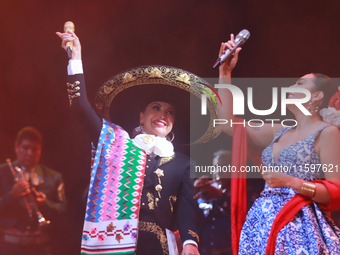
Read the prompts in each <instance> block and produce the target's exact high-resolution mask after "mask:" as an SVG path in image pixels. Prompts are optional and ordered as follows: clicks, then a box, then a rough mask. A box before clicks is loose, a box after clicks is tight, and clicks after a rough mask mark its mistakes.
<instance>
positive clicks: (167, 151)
mask: <svg viewBox="0 0 340 255" xmlns="http://www.w3.org/2000/svg"><path fill="white" fill-rule="evenodd" d="M132 140H133V142H134V143H135V145H137V146H138V147H139V148H141V149H143V150H144V151H145V153H146V154H148V155H150V156H152V157H154V156H156V155H157V156H160V157H170V156H172V155H173V154H174V146H173V145H172V143H171V142H169V141H168V140H166V138H165V137H159V136H154V135H148V134H140V135H137V136H136V137H135V138H134V139H132Z"/></svg>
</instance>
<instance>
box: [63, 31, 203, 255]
mask: <svg viewBox="0 0 340 255" xmlns="http://www.w3.org/2000/svg"><path fill="white" fill-rule="evenodd" d="M57 35H58V36H59V37H60V38H61V39H62V48H64V49H65V50H66V43H67V42H70V41H73V43H74V45H73V51H72V57H71V58H70V61H69V65H68V74H69V76H68V92H69V100H70V105H71V108H72V110H73V111H74V112H75V113H76V114H77V116H78V117H79V119H80V121H81V122H82V124H83V126H84V128H85V129H86V131H87V133H88V134H89V136H90V138H91V140H92V142H93V145H94V147H95V152H94V153H95V155H94V158H93V166H92V174H91V184H90V188H89V193H88V204H87V209H86V216H85V224H84V230H83V237H82V254H101V253H103V254H134V253H135V252H136V254H153V255H157V254H177V251H176V248H175V246H176V245H175V243H176V241H175V237H174V235H173V232H172V231H175V230H176V229H177V228H178V230H179V233H180V236H181V239H182V242H183V252H182V254H183V255H187V254H199V253H198V250H197V245H198V236H197V234H196V230H195V224H194V214H195V212H194V203H193V195H194V187H193V182H192V180H191V179H190V165H192V164H190V160H189V158H188V157H187V156H185V155H183V154H180V153H177V152H176V153H175V152H174V148H173V145H172V143H171V142H170V141H169V140H171V139H172V138H171V137H173V134H172V135H170V133H171V132H172V130H173V125H174V122H175V116H176V119H177V120H178V118H177V115H178V113H180V112H182V111H185V110H187V109H182V108H181V109H178V108H177V109H175V107H174V105H173V104H172V103H171V101H168V100H167V99H166V95H167V94H171V92H169V90H167V89H172V90H176V91H177V93H179V92H183V93H184V94H188V95H189V93H187V92H188V91H189V89H190V88H189V87H188V86H187V84H186V82H185V81H186V78H187V77H189V76H192V77H195V78H197V79H198V77H197V76H194V75H193V74H190V73H187V72H185V71H183V70H180V69H176V68H170V67H162V66H159V67H154V66H151V67H140V68H135V69H131V70H129V71H126V72H123V73H121V74H119V75H116V76H114V77H112V78H111V79H109V80H108V81H107V82H106V83H105V84H104V85H103V86H102V88H101V89H100V91H99V92H98V95H97V98H96V105H97V108H98V111H99V112H100V113H101V115H102V116H104V118H103V119H100V118H99V117H98V116H97V115H96V113H95V112H94V110H93V109H92V108H91V106H90V104H89V103H88V101H87V98H86V90H85V82H84V76H83V70H82V62H81V46H80V41H79V38H78V37H77V36H76V34H75V33H74V32H71V31H70V30H68V31H67V32H66V33H59V32H57ZM176 73H181V74H185V75H184V76H183V75H182V78H180V77H179V76H178V75H176ZM186 75H189V76H186ZM183 81H184V82H183ZM150 83H153V84H151V85H150ZM162 84H163V85H162ZM136 85H138V86H136ZM144 85H145V86H144ZM169 85H170V86H169ZM143 86H144V87H143ZM179 87H181V88H182V89H179ZM150 88H151V90H150ZM160 88H161V89H160ZM123 90H124V91H123ZM184 90H186V91H184ZM136 91H137V92H136ZM120 92H122V93H120ZM125 92H128V93H127V94H126V95H125V97H124V96H123V98H122V100H121V101H120V102H119V104H116V105H115V104H114V103H115V101H117V100H118V101H119V99H118V97H119V96H120V95H123V94H124V93H125ZM155 92H157V93H155ZM159 92H160V93H159ZM118 93H119V95H118ZM183 93H182V94H183ZM179 94H180V93H179ZM179 94H176V96H178V97H181V96H180V95H179ZM117 95H118V96H117ZM134 96H135V97H134ZM144 97H146V98H147V100H148V101H147V103H146V104H144V108H143V110H142V111H140V113H139V116H138V115H137V116H136V118H137V119H136V121H137V120H138V118H139V123H140V126H139V127H138V128H137V129H136V130H135V131H136V132H137V136H136V137H135V138H133V139H130V137H129V135H128V133H127V132H126V131H125V130H124V129H122V128H121V127H120V126H118V125H115V124H112V123H111V119H113V120H116V117H117V118H119V114H121V113H123V115H122V118H125V119H128V122H127V124H129V122H133V119H131V116H132V117H133V115H130V114H129V113H128V112H129V111H130V110H131V109H130V108H134V106H135V104H138V102H139V101H143V102H145V100H143V98H144ZM113 98H115V100H113V104H111V101H112V99H113ZM155 98H156V99H155ZM116 99H117V100H116ZM168 99H169V98H168ZM179 99H180V98H176V100H178V101H185V100H186V101H187V102H188V100H189V99H188V98H186V99H184V100H179ZM170 100H171V99H170ZM126 102H127V103H126ZM124 103H125V105H124ZM179 115H180V114H179ZM181 128H183V127H181ZM169 136H170V138H168V137H169Z"/></svg>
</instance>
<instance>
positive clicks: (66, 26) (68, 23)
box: [64, 21, 75, 58]
mask: <svg viewBox="0 0 340 255" xmlns="http://www.w3.org/2000/svg"><path fill="white" fill-rule="evenodd" d="M67 30H71V31H72V32H74V31H75V29H74V23H73V22H72V21H66V22H65V24H64V32H65V33H66V32H67ZM66 47H67V56H68V58H71V57H72V48H73V42H67V43H66Z"/></svg>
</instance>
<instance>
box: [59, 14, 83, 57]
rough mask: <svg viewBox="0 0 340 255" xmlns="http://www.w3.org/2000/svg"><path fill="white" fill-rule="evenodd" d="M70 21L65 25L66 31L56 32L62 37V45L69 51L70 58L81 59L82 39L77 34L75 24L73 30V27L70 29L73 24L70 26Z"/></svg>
mask: <svg viewBox="0 0 340 255" xmlns="http://www.w3.org/2000/svg"><path fill="white" fill-rule="evenodd" d="M69 22H71V21H68V22H66V23H65V25H64V29H65V31H64V33H61V32H56V34H57V35H58V36H59V37H60V38H61V40H62V42H61V47H62V48H63V49H64V50H65V51H66V52H67V53H68V57H69V59H72V60H81V45H80V41H79V38H78V37H77V35H76V34H75V33H74V25H73V31H72V29H70V28H72V26H70V23H69ZM71 23H72V22H71ZM72 24H73V23H72Z"/></svg>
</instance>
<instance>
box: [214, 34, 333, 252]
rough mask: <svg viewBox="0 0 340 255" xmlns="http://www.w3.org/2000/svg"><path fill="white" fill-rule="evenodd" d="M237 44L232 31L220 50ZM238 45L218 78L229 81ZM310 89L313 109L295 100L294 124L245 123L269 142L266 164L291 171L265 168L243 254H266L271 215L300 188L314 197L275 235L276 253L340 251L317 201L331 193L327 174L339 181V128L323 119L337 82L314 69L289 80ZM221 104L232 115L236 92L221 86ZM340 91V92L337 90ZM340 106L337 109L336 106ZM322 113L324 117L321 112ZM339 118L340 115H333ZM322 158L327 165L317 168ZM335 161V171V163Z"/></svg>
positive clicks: (258, 141) (255, 137) (222, 113)
mask: <svg viewBox="0 0 340 255" xmlns="http://www.w3.org/2000/svg"><path fill="white" fill-rule="evenodd" d="M233 47H235V44H234V36H233V35H232V36H231V38H230V40H229V41H228V42H226V43H222V45H221V49H220V55H221V54H222V53H223V52H224V51H225V50H227V49H232V48H233ZM240 50H241V49H240V48H238V49H236V51H235V54H234V56H232V57H231V58H230V59H228V61H227V62H225V63H224V64H222V65H221V66H220V69H219V71H220V76H219V78H220V83H223V84H231V71H232V70H233V68H234V67H235V65H236V63H237V60H238V54H239V52H240ZM291 87H293V88H304V89H307V90H309V91H310V92H311V99H310V101H309V102H307V103H305V104H303V106H304V107H305V108H307V109H308V110H309V112H310V113H311V115H305V114H304V113H302V112H301V110H300V109H299V108H298V107H297V106H296V105H293V104H289V105H287V108H288V109H289V110H290V111H291V112H292V113H293V114H294V115H295V119H296V121H297V123H298V125H297V126H296V127H294V128H293V127H282V126H281V124H274V125H273V126H272V124H264V125H263V126H262V127H260V128H252V127H249V126H247V127H246V132H247V141H248V144H252V145H256V146H258V147H261V148H265V149H264V150H263V153H262V161H263V165H265V166H279V167H284V166H285V167H286V169H289V171H288V172H269V171H268V172H266V173H262V177H263V178H264V180H265V182H266V184H265V187H264V190H263V191H262V193H261V195H260V197H259V198H258V199H257V200H256V201H255V202H254V204H253V206H252V208H251V209H250V210H249V212H248V214H247V218H246V221H245V223H244V225H243V228H242V232H241V238H240V245H239V254H265V252H266V246H267V241H268V237H269V235H270V231H271V227H272V224H273V221H274V219H275V217H276V215H277V214H278V212H279V211H280V209H281V208H282V207H283V206H284V205H285V204H286V203H287V202H288V201H289V200H290V199H291V198H292V197H293V196H294V195H295V194H297V193H299V194H301V195H303V196H306V197H308V198H310V199H312V201H313V202H312V203H311V204H309V205H308V206H305V207H303V208H302V209H301V210H300V211H299V212H298V214H297V215H295V217H294V218H293V220H292V221H291V222H289V223H288V224H287V225H286V226H284V227H283V228H282V229H281V231H280V232H279V234H278V237H277V239H276V247H275V254H340V231H339V229H338V228H337V227H336V226H335V224H334V222H333V221H332V220H331V219H330V218H329V217H328V216H327V214H326V213H325V212H324V211H323V210H322V209H321V207H320V206H319V205H318V204H329V203H330V202H331V196H330V194H329V192H328V190H327V189H326V187H325V186H324V185H323V184H322V183H313V181H314V180H317V179H324V180H326V181H330V182H332V183H336V184H340V173H339V170H338V166H339V165H340V157H339V155H340V132H339V130H338V128H337V127H336V126H334V125H330V124H329V123H327V122H325V121H324V119H325V115H327V112H328V111H335V115H336V114H338V115H340V114H339V112H337V111H336V110H334V109H327V106H328V102H329V100H330V98H331V97H332V96H333V95H334V94H335V93H337V91H338V88H337V86H336V85H335V83H334V82H333V81H332V80H331V79H330V78H328V77H327V76H325V75H321V74H314V73H310V74H307V75H304V76H303V77H301V78H300V79H298V80H297V82H296V83H295V84H293V85H291ZM218 93H219V95H220V97H221V99H222V101H223V107H219V118H221V119H228V120H229V119H233V118H234V116H233V114H232V105H233V101H232V100H233V99H232V94H231V92H230V91H229V90H228V89H219V91H218ZM337 94H339V92H338V93H337ZM288 97H289V98H290V99H298V98H304V97H305V95H304V94H303V93H289V96H288ZM338 110H339V109H338ZM320 111H321V114H322V115H324V118H322V116H320ZM335 120H337V118H335ZM220 128H221V129H222V131H224V132H225V133H227V134H229V135H231V136H232V135H233V131H234V128H233V127H231V126H230V125H220ZM320 164H322V166H327V169H326V170H328V171H323V170H321V171H320V170H319V171H318V170H313V169H315V168H316V169H317V168H318V167H319V166H320ZM332 166H333V171H331V167H332Z"/></svg>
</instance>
